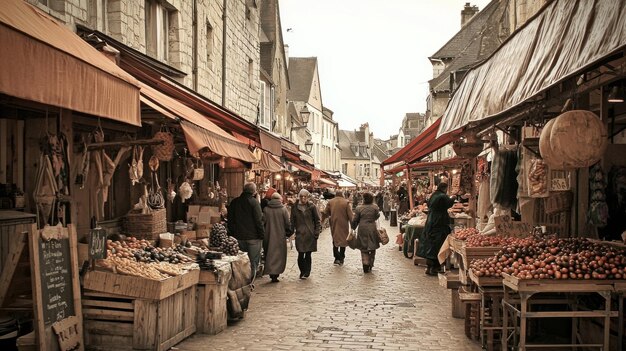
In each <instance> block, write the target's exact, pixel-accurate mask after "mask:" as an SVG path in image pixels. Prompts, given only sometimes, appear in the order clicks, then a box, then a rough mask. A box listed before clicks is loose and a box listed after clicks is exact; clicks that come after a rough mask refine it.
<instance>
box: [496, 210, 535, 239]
mask: <svg viewBox="0 0 626 351" xmlns="http://www.w3.org/2000/svg"><path fill="white" fill-rule="evenodd" d="M494 219H495V223H496V234H497V235H500V236H512V237H516V238H525V237H527V236H529V235H530V234H531V233H532V231H533V227H532V225H530V223H526V222H518V221H513V220H511V216H508V215H504V216H496V217H495V218H494Z"/></svg>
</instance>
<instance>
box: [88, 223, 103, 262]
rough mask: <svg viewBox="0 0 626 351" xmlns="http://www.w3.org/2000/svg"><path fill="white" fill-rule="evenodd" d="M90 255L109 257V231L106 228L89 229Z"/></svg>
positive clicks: (93, 257) (96, 257)
mask: <svg viewBox="0 0 626 351" xmlns="http://www.w3.org/2000/svg"><path fill="white" fill-rule="evenodd" d="M89 257H90V258H92V259H104V258H107V231H106V230H105V229H101V228H95V229H92V230H90V231H89Z"/></svg>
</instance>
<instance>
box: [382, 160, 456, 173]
mask: <svg viewBox="0 0 626 351" xmlns="http://www.w3.org/2000/svg"><path fill="white" fill-rule="evenodd" d="M465 161H467V159H464V158H461V157H456V156H455V157H452V158H449V159H446V160H441V161H433V162H419V163H414V164H411V165H404V166H399V167H395V168H392V169H389V170H386V171H385V173H388V174H394V173H398V172H402V171H405V170H406V169H407V168H410V169H411V170H415V171H423V170H429V169H437V168H448V167H455V166H458V165H460V164H462V163H463V162H465Z"/></svg>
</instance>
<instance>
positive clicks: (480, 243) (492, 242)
mask: <svg viewBox="0 0 626 351" xmlns="http://www.w3.org/2000/svg"><path fill="white" fill-rule="evenodd" d="M520 240H522V239H520V238H515V237H510V236H494V235H482V234H474V235H471V236H469V237H467V239H465V246H466V247H494V246H495V247H501V246H505V245H515V244H517V243H519V242H520Z"/></svg>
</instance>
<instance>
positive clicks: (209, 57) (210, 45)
mask: <svg viewBox="0 0 626 351" xmlns="http://www.w3.org/2000/svg"><path fill="white" fill-rule="evenodd" d="M214 49H215V41H214V39H213V26H212V25H211V23H210V22H209V21H207V22H206V63H207V67H208V68H209V69H210V70H213V50H214Z"/></svg>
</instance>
